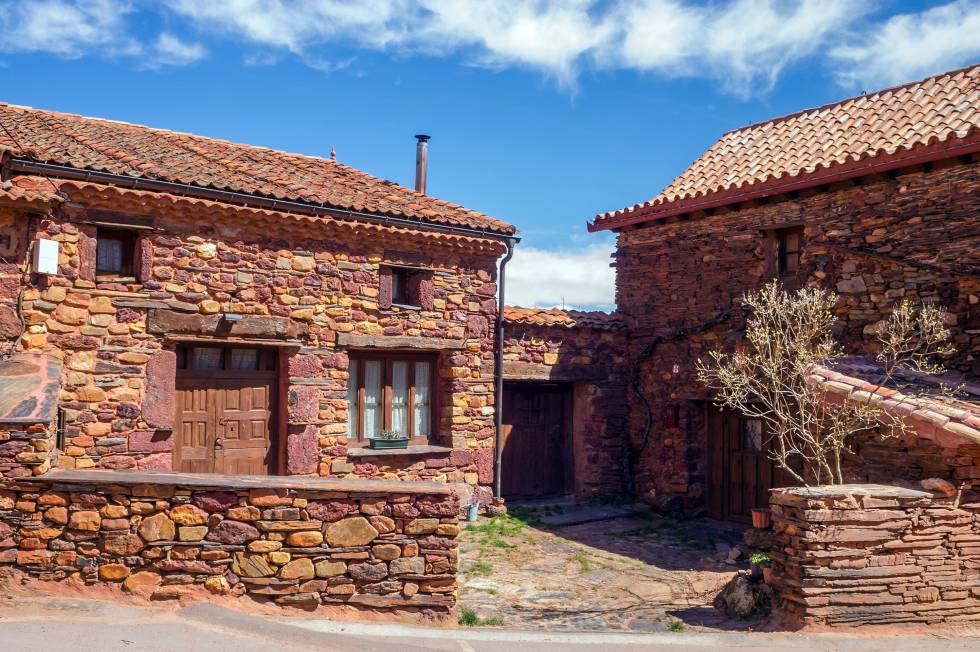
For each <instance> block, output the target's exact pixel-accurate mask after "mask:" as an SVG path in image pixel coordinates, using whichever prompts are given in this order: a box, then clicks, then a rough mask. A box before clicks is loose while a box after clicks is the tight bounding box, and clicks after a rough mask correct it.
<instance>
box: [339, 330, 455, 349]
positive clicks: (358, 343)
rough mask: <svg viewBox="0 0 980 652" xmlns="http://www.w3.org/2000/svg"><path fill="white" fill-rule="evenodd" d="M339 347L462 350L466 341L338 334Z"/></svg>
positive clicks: (405, 336) (403, 336) (404, 336)
mask: <svg viewBox="0 0 980 652" xmlns="http://www.w3.org/2000/svg"><path fill="white" fill-rule="evenodd" d="M337 346H340V347H347V348H351V349H419V350H423V351H436V350H449V349H462V348H464V347H465V346H466V341H465V340H447V339H441V338H438V337H409V336H407V335H358V334H356V333H337Z"/></svg>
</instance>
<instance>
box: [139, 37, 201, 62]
mask: <svg viewBox="0 0 980 652" xmlns="http://www.w3.org/2000/svg"><path fill="white" fill-rule="evenodd" d="M205 54H207V50H205V49H204V46H203V45H201V44H200V43H186V42H184V41H182V40H181V39H180V38H179V37H178V36H176V35H175V34H171V33H170V32H163V33H162V34H160V35H159V36H158V37H157V40H156V42H155V43H154V44H153V49H152V52H151V53H150V54H149V57H148V58H147V59H146V61H145V62H144V65H145V66H146V67H147V68H162V67H164V66H186V65H189V64H192V63H194V62H195V61H199V60H200V59H202V58H204V55H205Z"/></svg>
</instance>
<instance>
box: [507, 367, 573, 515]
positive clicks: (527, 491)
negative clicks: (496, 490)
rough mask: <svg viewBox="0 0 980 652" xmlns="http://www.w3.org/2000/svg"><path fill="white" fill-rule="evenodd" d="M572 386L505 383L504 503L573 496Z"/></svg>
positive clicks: (542, 383)
mask: <svg viewBox="0 0 980 652" xmlns="http://www.w3.org/2000/svg"><path fill="white" fill-rule="evenodd" d="M571 408H572V392H571V386H570V385H568V384H562V383H544V382H511V383H504V405H503V428H502V432H501V446H502V447H503V453H502V464H501V467H502V469H501V470H502V474H503V475H502V478H501V492H502V493H503V495H504V496H506V497H508V498H533V497H542V496H557V495H560V494H564V493H568V492H569V491H571V488H572V486H571V482H572V480H573V478H572V442H571V413H572V410H571Z"/></svg>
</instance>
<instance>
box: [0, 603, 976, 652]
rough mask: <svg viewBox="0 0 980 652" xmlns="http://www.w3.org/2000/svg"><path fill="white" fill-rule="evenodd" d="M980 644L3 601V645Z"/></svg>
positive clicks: (686, 649) (246, 649)
mask: <svg viewBox="0 0 980 652" xmlns="http://www.w3.org/2000/svg"><path fill="white" fill-rule="evenodd" d="M720 648H732V649H736V650H738V652H754V651H763V650H765V651H767V652H771V651H774V650H780V651H782V650H786V649H792V650H793V652H818V651H819V652H913V651H914V652H934V651H935V652H940V651H941V652H967V651H970V652H976V651H977V650H980V638H967V637H964V638H945V639H944V638H939V637H929V638H921V637H919V638H909V637H895V636H889V637H885V638H878V639H874V638H852V637H842V636H835V635H804V636H801V635H787V634H740V633H732V634H692V633H680V634H672V633H666V634H579V633H572V634H542V633H533V632H519V631H513V630H492V629H479V630H465V629H441V630H434V629H423V628H417V627H406V626H397V625H375V624H355V623H341V622H333V621H324V620H312V619H287V618H264V617H260V616H252V615H248V614H244V613H240V612H237V611H233V610H230V609H227V608H224V607H219V606H216V605H212V604H207V603H197V604H192V605H189V606H187V607H183V608H180V609H178V610H176V611H168V610H163V609H155V608H150V607H134V606H129V605H121V604H116V603H111V602H102V601H96V600H80V599H68V598H62V599H50V598H48V599H38V600H24V599H14V600H8V601H4V602H0V650H3V652H38V651H45V652H122V651H125V652H186V651H190V650H207V651H208V652H269V650H270V649H272V650H290V651H293V650H295V651H297V652H306V651H310V652H312V651H313V650H316V651H317V652H355V651H356V652H373V651H379V652H381V651H385V652H391V651H394V652H420V651H422V650H440V651H446V652H510V651H512V650H520V651H521V652H525V651H526V652H564V651H569V652H616V651H622V652H630V651H632V650H640V649H642V650H664V651H670V652H708V651H711V650H718V649H720Z"/></svg>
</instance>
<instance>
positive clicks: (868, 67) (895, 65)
mask: <svg viewBox="0 0 980 652" xmlns="http://www.w3.org/2000/svg"><path fill="white" fill-rule="evenodd" d="M832 56H833V58H834V59H835V60H836V61H837V63H838V65H839V66H840V68H841V69H840V72H839V75H838V76H839V78H840V80H841V82H842V83H843V84H845V85H847V86H851V87H854V86H860V87H862V88H865V89H868V90H871V89H874V88H878V87H881V86H890V85H894V84H900V83H902V82H906V81H913V80H915V79H919V78H921V77H926V76H928V75H931V74H934V73H938V72H942V71H944V70H951V69H953V68H958V67H961V66H964V65H968V64H971V63H974V62H975V61H977V60H978V59H980V1H978V0H957V1H956V2H951V3H949V4H947V5H942V6H939V7H935V8H933V9H929V10H928V11H924V12H922V13H918V14H901V15H898V16H893V17H891V18H889V19H888V20H887V21H886V22H885V23H884V25H875V26H872V27H870V28H869V29H868V33H867V34H865V35H863V36H862V37H861V38H860V39H859V40H858V41H857V42H856V43H854V44H847V45H842V46H839V47H837V48H835V49H834V50H833V52H832Z"/></svg>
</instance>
